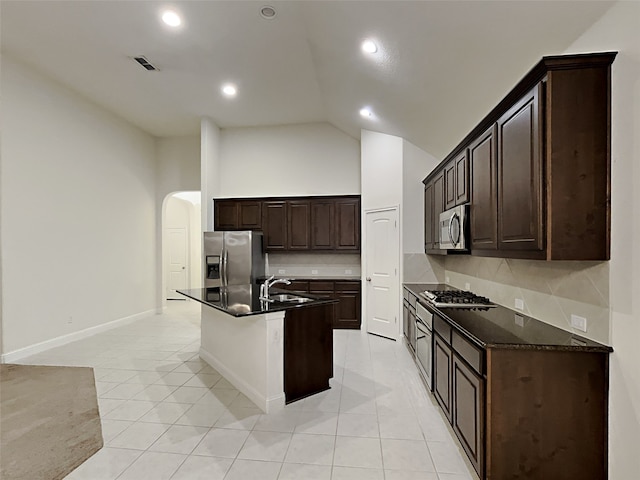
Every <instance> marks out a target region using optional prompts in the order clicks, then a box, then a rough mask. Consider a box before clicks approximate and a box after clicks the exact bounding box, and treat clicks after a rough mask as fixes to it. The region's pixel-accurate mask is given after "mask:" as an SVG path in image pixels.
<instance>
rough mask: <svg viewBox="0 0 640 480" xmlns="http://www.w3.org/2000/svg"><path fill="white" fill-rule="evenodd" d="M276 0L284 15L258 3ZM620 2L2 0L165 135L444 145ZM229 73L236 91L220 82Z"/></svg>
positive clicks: (48, 64)
mask: <svg viewBox="0 0 640 480" xmlns="http://www.w3.org/2000/svg"><path fill="white" fill-rule="evenodd" d="M265 4H268V5H271V6H273V7H274V9H275V10H276V16H275V17H273V18H271V19H265V18H263V17H262V16H261V15H260V8H261V7H262V6H264V5H265ZM612 4H613V2H611V1H581V0H570V1H483V0H476V1H269V0H265V1H260V2H254V1H239V0H235V1H177V0H176V1H173V2H164V1H163V2H157V1H133V0H124V1H114V0H106V1H105V0H93V1H88V0H85V1H77V0H72V1H57V0H49V1H31V0H20V1H12V0H3V1H2V2H1V3H0V19H1V41H2V43H1V45H2V51H3V53H5V54H8V55H9V56H11V57H12V58H15V59H17V60H19V61H22V62H24V63H25V64H27V65H30V66H31V67H33V68H35V69H37V70H38V71H40V72H42V73H43V74H45V75H47V76H48V77H51V78H53V79H55V80H56V81H59V82H60V83H62V84H64V85H66V86H67V87H69V88H70V89H72V90H75V91H77V92H79V93H80V94H81V95H83V96H85V97H87V98H89V99H91V100H92V101H94V102H95V103H97V104H99V105H101V106H103V107H104V108H106V109H108V110H110V111H112V112H114V113H116V114H117V115H119V116H121V117H123V118H125V119H127V120H128V121H130V122H131V123H133V124H135V125H137V126H139V127H140V128H141V129H143V130H145V131H147V132H149V133H150V134H152V135H155V136H173V135H185V134H197V133H198V132H199V128H200V118H201V117H202V116H208V117H210V118H212V119H213V120H214V122H215V123H216V124H218V125H219V126H220V127H223V128H224V127H238V126H258V125H280V124H292V123H304V122H320V121H326V122H329V123H331V124H333V125H334V126H335V127H337V128H339V129H341V130H343V131H344V132H346V133H347V134H349V135H351V136H353V137H355V138H359V136H360V129H361V128H366V129H369V130H374V131H380V132H384V133H389V134H393V135H398V136H401V137H404V138H406V139H407V140H409V141H410V142H412V143H414V144H416V145H418V146H419V147H421V148H423V149H425V150H427V151H429V152H430V153H433V154H434V155H444V154H446V153H447V152H448V151H449V150H451V149H452V148H453V147H454V146H455V145H456V144H457V143H458V141H459V140H461V139H462V137H463V136H464V135H465V134H466V133H468V131H470V130H471V129H472V128H473V126H475V125H476V124H477V123H478V121H479V120H480V119H481V118H482V117H483V116H484V114H485V113H487V112H488V111H489V110H490V109H491V107H493V106H494V105H495V104H496V103H497V102H498V101H499V100H500V99H501V98H502V96H504V94H506V93H507V91H508V90H509V89H510V88H511V87H513V86H514V85H515V83H516V82H517V81H518V80H519V79H520V78H521V77H522V76H523V75H524V74H525V73H526V72H527V71H528V70H529V69H530V68H531V67H532V66H533V65H534V64H535V63H536V62H537V61H538V60H539V59H540V57H542V56H543V55H553V54H559V53H562V52H563V51H564V50H565V49H566V48H567V47H568V46H569V45H570V44H571V43H572V41H573V40H575V39H576V38H577V37H578V36H579V35H580V33H582V32H583V31H584V30H585V29H586V28H588V27H589V26H590V25H591V24H592V23H593V22H594V21H596V20H597V19H598V18H599V17H600V16H601V15H602V14H603V13H604V12H605V11H606V10H607V9H608V8H609V7H611V5H612ZM166 7H170V8H173V9H174V10H175V11H177V12H178V13H179V14H180V15H181V16H182V19H183V24H182V25H181V26H180V27H179V28H176V29H170V28H169V27H167V26H166V25H164V24H163V23H162V22H161V21H160V14H161V11H162V9H163V8H166ZM366 38H370V39H374V40H375V41H376V42H377V44H378V47H379V48H378V51H377V52H376V53H375V54H373V55H366V54H364V53H363V52H362V50H361V48H360V45H361V42H362V41H363V40H364V39H366ZM139 55H144V56H145V57H146V58H147V59H148V60H149V61H150V62H151V63H152V64H153V65H155V66H156V67H157V68H158V69H159V71H155V72H150V71H146V70H145V69H144V68H142V67H141V66H140V65H139V64H137V63H136V62H135V61H133V60H132V58H131V57H133V56H139ZM224 82H233V83H235V84H236V85H237V87H238V95H237V97H236V98H233V99H229V98H226V97H224V96H223V95H221V93H220V86H221V84H222V83H224ZM363 106H369V107H370V108H371V109H372V110H373V112H374V115H373V116H372V117H371V118H363V117H361V116H360V115H359V113H358V112H359V110H360V109H361V108H362V107H363Z"/></svg>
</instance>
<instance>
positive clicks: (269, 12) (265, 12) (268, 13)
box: [260, 5, 276, 20]
mask: <svg viewBox="0 0 640 480" xmlns="http://www.w3.org/2000/svg"><path fill="white" fill-rule="evenodd" d="M260 16H261V17H262V18H266V19H268V20H271V19H272V18H273V17H275V16H276V9H275V8H273V7H272V6H271V5H265V6H263V7H260Z"/></svg>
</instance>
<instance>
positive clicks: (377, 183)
mask: <svg viewBox="0 0 640 480" xmlns="http://www.w3.org/2000/svg"><path fill="white" fill-rule="evenodd" d="M402 144H403V140H402V138H400V137H396V136H394V135H386V134H384V133H378V132H371V131H369V130H362V132H361V134H360V149H361V159H360V162H361V171H362V200H361V201H362V210H363V211H366V210H371V209H376V208H385V207H390V206H393V205H400V204H401V203H402ZM363 248H364V247H363Z"/></svg>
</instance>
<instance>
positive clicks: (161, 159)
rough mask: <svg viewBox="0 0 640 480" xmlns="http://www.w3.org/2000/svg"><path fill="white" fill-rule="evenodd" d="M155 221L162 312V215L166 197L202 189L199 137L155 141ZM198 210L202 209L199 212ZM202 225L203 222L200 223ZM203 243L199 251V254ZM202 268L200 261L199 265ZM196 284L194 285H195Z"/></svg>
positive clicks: (159, 297) (157, 286) (164, 295)
mask: <svg viewBox="0 0 640 480" xmlns="http://www.w3.org/2000/svg"><path fill="white" fill-rule="evenodd" d="M156 148H157V154H156V156H157V165H158V168H157V177H156V207H157V208H156V221H157V237H156V240H157V242H158V245H159V248H158V256H157V259H156V265H157V266H156V268H157V271H158V272H162V274H161V278H160V279H159V280H160V281H158V282H157V285H156V308H157V310H158V311H161V309H162V307H163V306H164V305H165V304H166V302H165V299H166V279H167V272H166V271H165V266H166V262H165V256H166V252H165V251H164V250H165V247H164V238H165V237H164V231H163V229H164V225H163V220H164V218H163V212H165V211H166V204H165V202H166V201H167V196H168V195H169V194H171V193H172V192H180V191H199V190H200V136H199V135H189V136H180V137H164V138H159V139H157V141H156ZM198 211H199V210H198ZM198 225H200V220H198ZM199 242H200V241H199V240H198V245H197V248H196V252H197V254H198V255H200V250H201V248H200V243H199ZM198 265H199V262H198ZM194 285H195V284H194Z"/></svg>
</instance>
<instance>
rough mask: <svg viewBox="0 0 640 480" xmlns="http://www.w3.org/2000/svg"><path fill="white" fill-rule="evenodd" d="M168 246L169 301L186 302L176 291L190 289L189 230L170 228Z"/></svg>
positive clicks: (167, 293) (168, 230)
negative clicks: (188, 282)
mask: <svg viewBox="0 0 640 480" xmlns="http://www.w3.org/2000/svg"><path fill="white" fill-rule="evenodd" d="M167 244H168V246H169V255H168V259H167V260H168V263H169V264H168V268H167V272H168V277H169V278H167V292H166V295H167V300H184V299H185V297H183V296H182V295H180V294H179V293H176V290H183V289H185V288H188V287H187V278H189V275H188V273H189V272H188V269H187V266H188V265H187V253H188V249H187V229H186V228H184V227H179V228H168V229H167Z"/></svg>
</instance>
